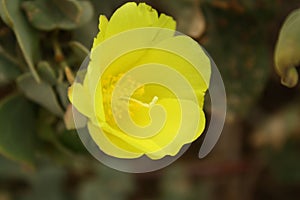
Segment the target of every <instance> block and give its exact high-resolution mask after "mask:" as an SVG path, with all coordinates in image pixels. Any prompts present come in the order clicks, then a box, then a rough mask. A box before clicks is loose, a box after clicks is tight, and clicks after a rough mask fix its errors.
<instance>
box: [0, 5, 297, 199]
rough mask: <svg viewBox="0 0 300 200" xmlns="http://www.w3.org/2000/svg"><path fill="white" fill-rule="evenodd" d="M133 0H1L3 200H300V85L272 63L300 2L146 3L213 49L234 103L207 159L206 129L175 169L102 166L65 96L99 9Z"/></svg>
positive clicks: (101, 11) (0, 167)
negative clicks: (133, 170)
mask: <svg viewBox="0 0 300 200" xmlns="http://www.w3.org/2000/svg"><path fill="white" fill-rule="evenodd" d="M125 2H127V1H124V0H113V1H110V0H89V1H76V0H61V1H58V0H1V1H0V16H1V19H0V154H1V155H0V200H15V199H17V200H40V199H43V200H68V199H70V200H71V199H75V200H94V199H100V200H102V199H104V200H106V199H108V200H110V199H117V200H119V199H125V200H127V199H128V200H131V199H132V200H135V199H146V200H148V199H149V200H150V199H174V200H176V199H191V200H193V199H197V200H198V199H205V200H252V199H257V200H265V199H273V200H281V199H299V198H300V171H299V170H300V145H299V144H300V123H299V122H300V101H299V98H300V88H299V85H298V86H296V87H294V88H292V89H291V88H287V87H285V86H282V85H281V84H280V77H279V76H278V75H277V74H276V73H275V70H274V61H273V60H274V49H275V45H276V41H277V38H278V34H279V31H280V28H281V26H282V24H283V22H284V20H285V18H286V17H287V15H288V14H289V13H290V12H291V11H292V10H295V9H297V8H299V7H300V2H299V1H296V0H289V1H286V0H164V1H160V0H149V1H144V2H146V3H148V4H149V5H151V6H152V7H154V8H155V9H157V10H158V11H159V12H163V13H166V14H169V15H171V16H173V17H174V18H175V19H176V21H177V22H178V27H177V29H178V30H179V31H181V32H183V33H185V34H187V35H189V36H191V37H193V38H194V39H195V40H196V41H198V42H199V43H200V44H201V45H203V46H204V47H205V48H206V49H207V51H208V52H209V54H210V55H211V57H212V58H213V59H214V61H215V63H216V64H217V66H218V68H219V70H220V71H221V74H222V76H223V79H224V82H225V87H226V91H227V101H228V102H227V103H228V112H227V117H226V124H225V127H224V130H223V132H222V135H221V138H220V140H219V141H218V143H217V145H216V146H215V148H214V149H213V151H212V152H211V153H210V154H209V155H208V156H207V157H205V158H204V159H201V160H200V159H198V155H197V154H198V151H199V148H200V146H201V143H202V141H203V137H204V134H203V136H201V137H200V138H199V139H198V140H197V141H195V142H194V143H193V144H192V145H191V147H190V149H189V150H188V151H187V152H186V153H185V154H184V155H183V156H182V157H181V158H180V159H178V160H177V161H176V162H175V163H173V164H172V165H170V166H168V167H166V168H164V169H161V170H159V171H156V172H151V173H145V174H126V173H122V172H118V171H115V170H113V169H110V168H108V167H106V166H104V165H103V164H101V163H99V162H98V161H97V160H95V159H94V158H93V157H92V156H91V155H90V154H89V153H88V152H87V151H86V150H85V148H84V146H83V145H82V143H81V141H80V139H79V138H78V136H77V133H76V131H74V130H72V127H74V124H72V117H71V107H70V104H69V102H68V99H67V88H68V86H69V85H70V84H69V82H70V81H72V78H73V76H72V75H73V74H74V73H76V70H77V69H78V68H79V66H80V64H81V62H82V61H83V60H84V58H85V57H86V55H87V53H88V51H89V50H88V49H90V48H91V45H92V42H93V38H94V37H95V36H96V34H97V32H98V17H99V14H105V15H106V16H107V17H110V16H111V14H112V13H113V12H114V11H115V10H116V9H117V8H118V7H119V6H121V5H122V4H123V3H125ZM137 2H139V1H137ZM299 35H300V32H299ZM298 45H299V43H298ZM299 46H300V45H299ZM209 112H210V111H209V106H207V108H206V114H207V116H209Z"/></svg>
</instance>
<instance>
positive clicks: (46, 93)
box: [17, 73, 63, 116]
mask: <svg viewBox="0 0 300 200" xmlns="http://www.w3.org/2000/svg"><path fill="white" fill-rule="evenodd" d="M17 84H18V86H19V88H20V89H21V90H22V91H23V92H24V94H25V96H26V97H27V98H29V99H31V100H32V101H34V102H36V103H37V104H39V105H41V106H43V107H44V108H46V109H48V110H49V111H51V112H52V113H53V114H55V115H57V116H63V110H62V108H61V106H60V105H59V103H58V100H57V98H56V94H55V92H54V90H53V88H52V87H51V85H50V84H49V83H46V82H43V81H41V82H40V83H37V82H36V81H35V80H34V79H33V77H32V75H31V74H28V73H27V74H23V75H22V76H20V77H18V79H17Z"/></svg>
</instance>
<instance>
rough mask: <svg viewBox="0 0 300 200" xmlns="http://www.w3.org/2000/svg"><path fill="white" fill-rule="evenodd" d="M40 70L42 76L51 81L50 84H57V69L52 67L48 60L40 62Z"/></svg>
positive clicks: (48, 81)
mask: <svg viewBox="0 0 300 200" xmlns="http://www.w3.org/2000/svg"><path fill="white" fill-rule="evenodd" d="M38 72H39V74H40V76H41V78H42V79H43V80H44V81H45V82H47V83H49V84H50V85H52V86H53V85H55V84H56V75H55V71H54V70H53V69H52V68H51V66H50V64H49V63H48V62H46V61H41V62H39V63H38Z"/></svg>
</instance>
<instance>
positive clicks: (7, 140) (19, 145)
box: [0, 95, 35, 166]
mask: <svg viewBox="0 0 300 200" xmlns="http://www.w3.org/2000/svg"><path fill="white" fill-rule="evenodd" d="M34 124H35V120H34V111H33V107H32V105H31V104H30V103H29V102H28V101H27V100H26V99H24V98H23V97H22V96H19V95H13V96H9V97H7V98H5V99H4V100H2V101H1V102H0V153H1V154H3V155H5V156H7V157H8V158H10V159H12V160H16V161H20V162H22V163H24V164H27V165H31V166H32V165H33V159H34V158H33V157H34V153H33V151H34V140H35V137H34V129H35V127H34Z"/></svg>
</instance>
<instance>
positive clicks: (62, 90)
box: [55, 83, 70, 108]
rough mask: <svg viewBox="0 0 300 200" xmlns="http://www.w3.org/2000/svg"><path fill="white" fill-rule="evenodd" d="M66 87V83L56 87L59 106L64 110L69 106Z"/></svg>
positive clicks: (67, 85)
mask: <svg viewBox="0 0 300 200" xmlns="http://www.w3.org/2000/svg"><path fill="white" fill-rule="evenodd" d="M68 87H69V84H67V83H57V85H56V87H55V88H56V91H57V94H58V96H59V100H60V102H61V104H62V105H63V106H64V108H67V106H68V105H69V104H70V102H69V99H68Z"/></svg>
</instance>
